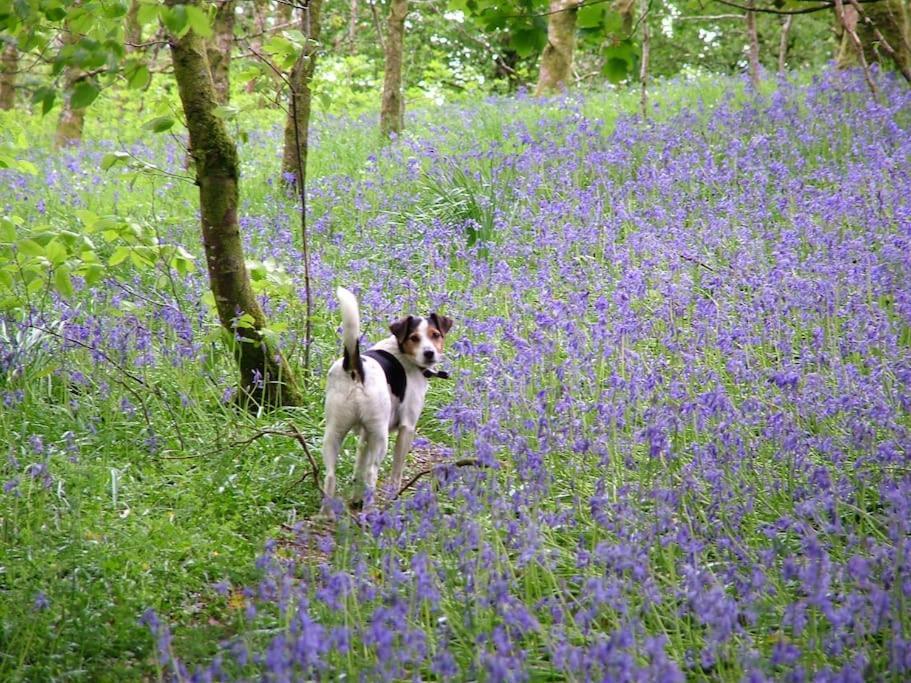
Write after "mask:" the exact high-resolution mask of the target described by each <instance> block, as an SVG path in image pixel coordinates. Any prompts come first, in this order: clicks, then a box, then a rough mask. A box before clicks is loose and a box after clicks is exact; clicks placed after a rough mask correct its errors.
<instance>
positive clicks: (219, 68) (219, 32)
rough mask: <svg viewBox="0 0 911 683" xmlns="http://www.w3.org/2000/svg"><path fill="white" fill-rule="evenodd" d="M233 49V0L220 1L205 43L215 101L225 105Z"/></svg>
mask: <svg viewBox="0 0 911 683" xmlns="http://www.w3.org/2000/svg"><path fill="white" fill-rule="evenodd" d="M233 47H234V0H221V1H220V2H219V3H218V4H217V7H216V9H215V22H214V24H213V26H212V37H211V38H210V39H209V41H208V42H207V43H206V54H207V57H208V59H209V69H210V70H211V71H212V84H213V85H214V86H215V99H216V100H217V101H218V103H219V104H227V103H228V102H229V101H230V99H231V80H230V71H231V49H232V48H233Z"/></svg>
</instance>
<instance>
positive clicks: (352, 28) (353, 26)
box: [348, 0, 357, 55]
mask: <svg viewBox="0 0 911 683" xmlns="http://www.w3.org/2000/svg"><path fill="white" fill-rule="evenodd" d="M356 37H357V0H351V7H350V8H349V14H348V54H352V55H353V54H354V53H355V52H356V48H357V44H356V41H355V38H356Z"/></svg>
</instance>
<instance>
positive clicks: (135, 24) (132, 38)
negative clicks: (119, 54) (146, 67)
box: [123, 0, 142, 52]
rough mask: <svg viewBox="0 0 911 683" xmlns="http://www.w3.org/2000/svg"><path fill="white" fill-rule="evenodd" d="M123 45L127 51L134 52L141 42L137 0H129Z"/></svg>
mask: <svg viewBox="0 0 911 683" xmlns="http://www.w3.org/2000/svg"><path fill="white" fill-rule="evenodd" d="M123 40H124V47H125V48H126V51H127V52H136V51H137V50H139V49H141V48H138V47H136V46H137V45H139V44H140V43H141V42H142V26H141V25H140V24H139V0H131V2H130V8H129V10H127V17H126V20H125V24H124V36H123Z"/></svg>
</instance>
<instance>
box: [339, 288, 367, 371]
mask: <svg viewBox="0 0 911 683" xmlns="http://www.w3.org/2000/svg"><path fill="white" fill-rule="evenodd" d="M335 295H336V296H337V297H338V302H339V304H340V306H341V309H342V343H343V344H344V346H345V355H344V356H343V357H342V369H344V370H345V372H348V373H350V374H351V378H352V379H359V380H360V381H361V382H363V381H364V365H363V363H362V362H361V349H360V344H359V343H358V339H359V338H360V336H361V314H360V312H359V311H358V308H357V299H355V298H354V294H352V293H351V292H349V291H348V290H347V289H345V288H344V287H338V288H337V289H336V290H335Z"/></svg>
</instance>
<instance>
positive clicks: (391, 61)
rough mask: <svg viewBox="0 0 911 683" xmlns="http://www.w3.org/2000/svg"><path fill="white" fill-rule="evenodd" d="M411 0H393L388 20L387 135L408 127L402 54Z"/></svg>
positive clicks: (383, 108)
mask: <svg viewBox="0 0 911 683" xmlns="http://www.w3.org/2000/svg"><path fill="white" fill-rule="evenodd" d="M407 15H408V0H390V3H389V18H388V19H387V21H386V45H385V55H386V61H385V67H384V72H385V73H384V77H383V99H382V103H381V105H380V132H381V133H382V134H383V136H384V137H387V138H388V137H391V136H392V135H393V134H395V135H398V134H400V133H401V132H402V130H403V129H404V128H405V101H404V99H403V98H402V55H403V54H404V51H405V17H406V16H407Z"/></svg>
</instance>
